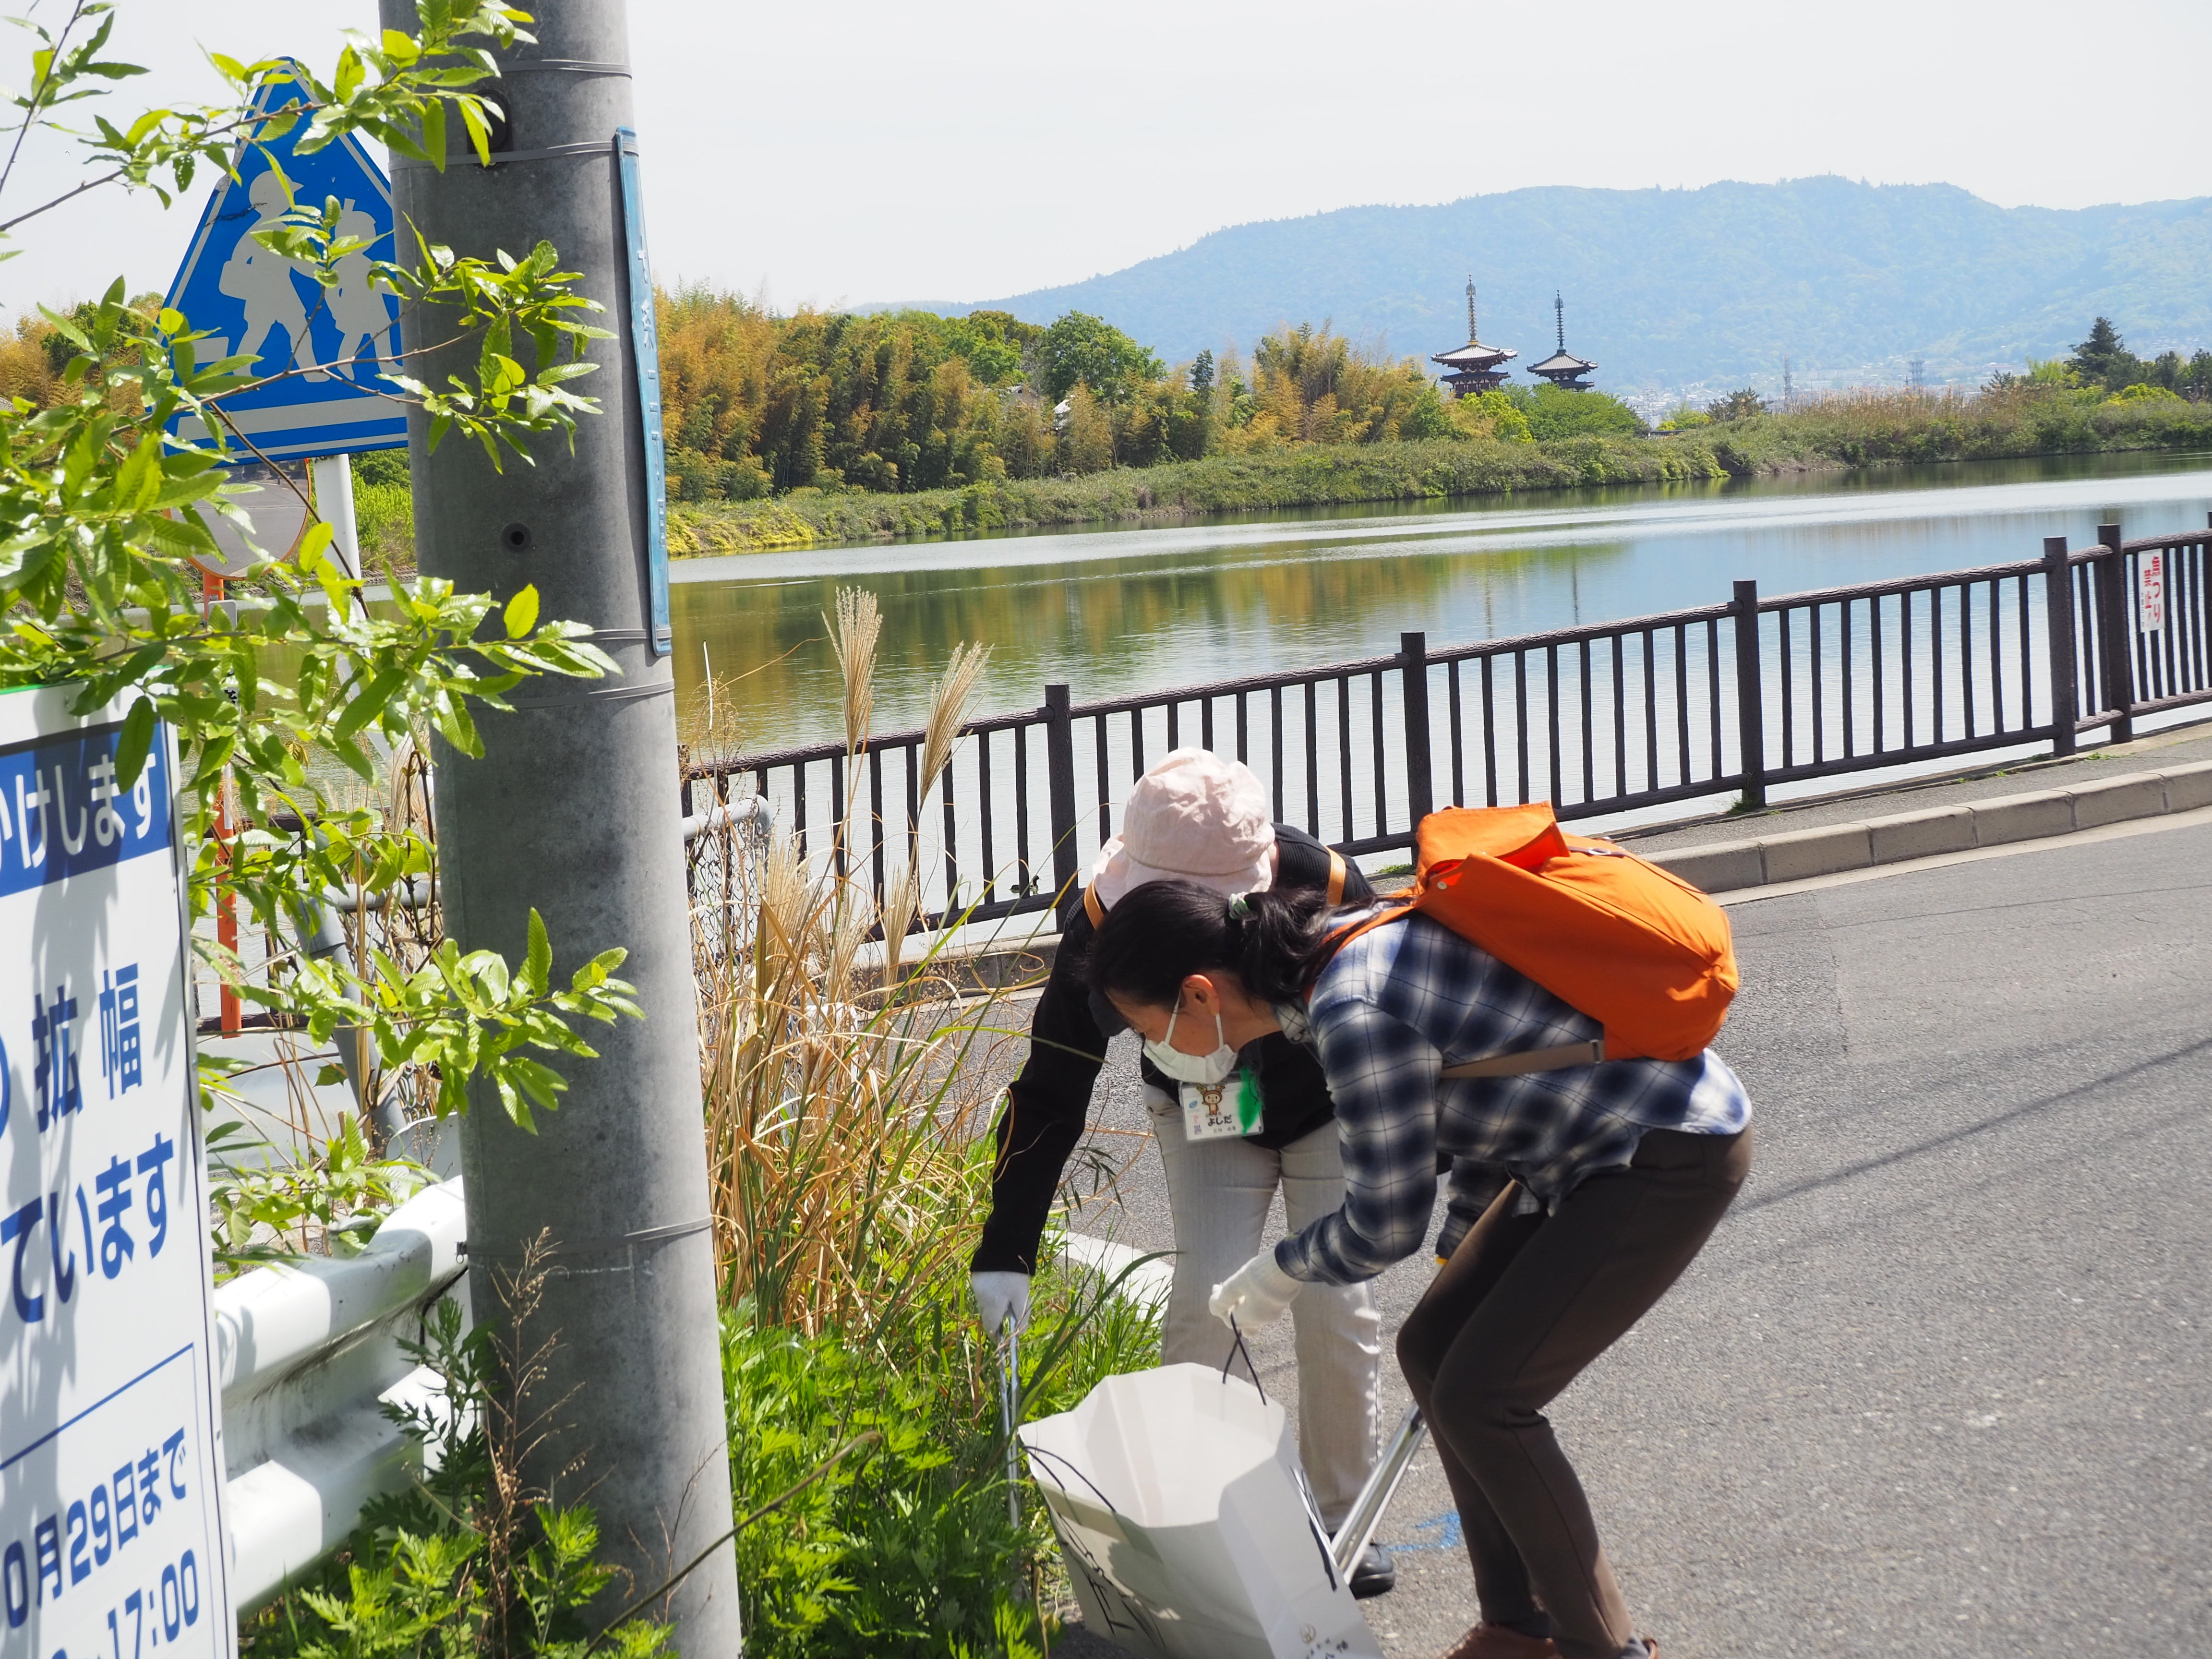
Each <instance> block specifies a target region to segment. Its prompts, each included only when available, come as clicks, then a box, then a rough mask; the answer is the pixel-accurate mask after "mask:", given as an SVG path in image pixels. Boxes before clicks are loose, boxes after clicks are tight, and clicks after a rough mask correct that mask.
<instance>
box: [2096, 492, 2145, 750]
mask: <svg viewBox="0 0 2212 1659" xmlns="http://www.w3.org/2000/svg"><path fill="white" fill-rule="evenodd" d="M2097 539H2098V540H2099V541H2100V542H2102V543H2103V544H2105V551H2104V552H2103V553H2102V554H2101V555H2100V556H2099V557H2098V560H2097V609H2098V611H2100V613H2101V614H2100V616H2099V617H2098V619H2097V620H2098V622H2099V623H2100V627H2099V629H2098V635H2097V638H2098V641H2099V643H2100V647H2101V648H2100V650H2099V651H2098V653H2097V654H2098V655H2099V656H2100V657H2102V658H2103V659H2105V684H2104V700H2105V707H2106V708H2110V709H2112V710H2113V711H2115V712H2114V714H2113V715H2112V737H2111V738H2109V739H2108V741H2110V742H2112V743H2128V742H2130V741H2132V740H2133V739H2134V737H2135V734H2136V722H2135V716H2134V715H2133V714H2131V713H2130V710H2131V709H2132V708H2134V706H2135V700H2136V622H2135V612H2134V607H2133V606H2132V605H2130V604H2129V603H2128V600H2129V597H2130V596H2129V593H2128V561H2127V557H2126V556H2125V555H2124V554H2123V553H2122V552H2121V551H2120V527H2119V526H2118V525H2116V524H2100V525H2099V526H2097Z"/></svg>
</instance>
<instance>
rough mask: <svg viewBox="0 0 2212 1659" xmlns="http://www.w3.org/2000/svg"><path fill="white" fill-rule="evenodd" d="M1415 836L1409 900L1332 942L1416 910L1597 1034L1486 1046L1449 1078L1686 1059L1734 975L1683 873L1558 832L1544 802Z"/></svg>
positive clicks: (1426, 825)
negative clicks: (1593, 1025) (1578, 1015)
mask: <svg viewBox="0 0 2212 1659" xmlns="http://www.w3.org/2000/svg"><path fill="white" fill-rule="evenodd" d="M1413 836H1414V843H1415V848H1416V858H1417V862H1416V864H1415V866H1414V876H1413V888H1414V890H1413V897H1412V899H1411V900H1410V901H1409V902H1406V903H1402V904H1396V905H1393V906H1391V907H1390V908H1388V909H1386V910H1384V911H1383V912H1382V914H1380V915H1375V916H1370V917H1369V918H1368V919H1366V920H1365V921H1361V922H1359V923H1358V924H1357V925H1355V926H1353V927H1348V928H1346V930H1345V931H1344V932H1343V933H1340V934H1339V935H1337V937H1336V938H1335V939H1334V940H1333V941H1332V943H1333V944H1334V945H1335V946H1336V948H1338V949H1341V948H1342V947H1343V946H1344V945H1346V944H1348V943H1350V942H1351V941H1352V939H1356V938H1358V936H1359V935H1360V934H1362V933H1365V932H1367V931H1368V929H1370V928H1371V927H1382V926H1383V924H1385V923H1386V922H1392V921H1397V920H1399V919H1400V918H1401V917H1403V916H1407V915H1412V914H1413V912H1415V911H1417V910H1418V911H1419V912H1420V914H1421V915H1425V916H1428V917H1430V918H1431V919H1432V920H1434V921H1439V922H1441V923H1443V925H1444V926H1445V927H1449V928H1450V929H1451V930H1452V932H1454V933H1457V934H1459V935H1460V936H1461V937H1462V938H1463V939H1471V940H1472V941H1474V943H1475V944H1476V945H1480V946H1481V947H1482V948H1483V949H1484V950H1485V951H1488V952H1489V953H1490V954H1491V955H1492V956H1493V957H1497V958H1498V960H1499V961H1500V962H1502V963H1504V964H1505V965H1506V966H1507V967H1509V968H1511V969H1515V970H1516V972H1519V973H1522V974H1524V975H1527V976H1528V978H1530V979H1532V980H1534V981H1536V983H1537V984H1539V985H1541V986H1542V987H1544V988H1545V989H1546V990H1547V991H1549V992H1550V993H1551V994H1553V996H1555V997H1558V998H1559V1000H1561V1001H1562V1002H1565V1003H1566V1004H1568V1005H1569V1006H1571V1007H1573V1008H1575V1009H1577V1010H1578V1011H1579V1012H1583V1013H1585V1014H1588V1015H1589V1017H1590V1018H1593V1019H1595V1020H1598V1021H1600V1022H1601V1024H1603V1025H1604V1027H1605V1036H1604V1038H1603V1039H1602V1041H1601V1042H1596V1043H1587V1042H1583V1043H1575V1044H1571V1045H1570V1046H1569V1047H1567V1048H1556V1049H1554V1048H1544V1049H1536V1050H1532V1051H1529V1052H1527V1053H1523V1054H1494V1055H1492V1056H1490V1057H1488V1058H1486V1059H1484V1060H1472V1061H1469V1062H1467V1063H1466V1064H1463V1065H1459V1066H1449V1067H1447V1068H1446V1069H1445V1071H1444V1073H1443V1075H1444V1076H1446V1077H1510V1076H1513V1075H1516V1074H1517V1073H1524V1072H1534V1071H1548V1070H1552V1069H1554V1068H1557V1067H1561V1066H1588V1065H1590V1064H1592V1063H1594V1062H1595V1061H1597V1060H1636V1059H1646V1060H1691V1059H1694V1058H1695V1057H1696V1056H1697V1055H1698V1054H1699V1053H1701V1052H1702V1051H1703V1050H1704V1048H1705V1045H1706V1044H1707V1043H1709V1042H1711V1041H1712V1040H1713V1037H1714V1036H1715V1035H1716V1034H1717V1032H1718V1031H1719V1030H1720V1029H1721V1022H1722V1021H1723V1020H1724V1019H1726V1018H1728V1007H1729V1000H1730V999H1731V998H1733V997H1734V996H1735V991H1736V984H1737V979H1736V969H1735V950H1734V948H1733V947H1732V945H1730V943H1729V922H1728V915H1727V913H1726V912H1724V911H1723V909H1722V908H1720V906H1718V905H1717V904H1715V903H1714V902H1712V901H1711V899H1709V898H1707V897H1706V896H1705V895H1704V894H1703V893H1701V892H1699V890H1697V889H1696V888H1694V887H1692V886H1691V885H1690V884H1689V883H1687V882H1686V881H1684V880H1682V879H1680V878H1679V877H1676V876H1673V875H1670V874H1668V872H1666V871H1664V870H1662V869H1660V868H1659V867H1658V866H1656V865H1652V864H1646V863H1645V862H1644V860H1642V859H1639V858H1638V857H1636V856H1635V855H1634V854H1631V853H1626V852H1624V851H1623V850H1622V849H1621V848H1618V847H1615V846H1614V845H1613V843H1612V842H1605V841H1594V840H1592V839H1590V838H1589V837H1588V836H1570V835H1568V834H1566V833H1565V832H1564V831H1563V830H1561V829H1560V828H1559V823H1558V821H1557V820H1556V819H1555V818H1554V817H1553V815H1552V805H1551V803H1550V802H1549V801H1535V802H1532V803H1531V804H1530V805H1526V806H1493V807H1480V806H1452V807H1446V808H1445V809H1444V810H1443V811H1440V812H1431V814H1430V815H1429V816H1428V817H1425V818H1423V819H1422V820H1421V822H1420V823H1419V826H1418V827H1417V828H1416V829H1415V830H1414V832H1413Z"/></svg>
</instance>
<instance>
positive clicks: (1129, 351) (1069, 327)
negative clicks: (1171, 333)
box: [1036, 311, 1167, 404]
mask: <svg viewBox="0 0 2212 1659" xmlns="http://www.w3.org/2000/svg"><path fill="white" fill-rule="evenodd" d="M1036 352H1037V363H1038V368H1039V369H1040V370H1041V372H1042V377H1043V378H1042V385H1041V386H1040V387H1039V389H1040V390H1041V391H1042V392H1043V393H1044V395H1045V396H1046V397H1048V398H1051V399H1052V400H1053V401H1054V403H1057V402H1059V401H1060V399H1061V398H1065V397H1066V396H1067V394H1068V392H1070V391H1071V390H1072V389H1073V387H1074V386H1077V385H1078V384H1081V385H1084V386H1089V387H1090V388H1091V392H1093V393H1094V394H1095V395H1096V396H1097V397H1098V398H1103V400H1104V401H1106V402H1107V403H1109V404H1116V403H1122V402H1126V401H1127V399H1128V398H1131V397H1132V396H1133V395H1134V394H1135V392H1136V391H1137V389H1138V388H1139V386H1143V385H1145V384H1146V383H1147V382H1149V381H1152V380H1158V379H1159V378H1160V377H1161V376H1162V375H1163V374H1166V373H1167V366H1166V365H1165V364H1164V363H1163V362H1160V360H1159V359H1158V357H1157V356H1153V354H1152V352H1151V351H1149V350H1147V349H1146V348H1145V347H1143V346H1140V345H1139V344H1138V343H1136V342H1135V341H1134V340H1133V339H1131V338H1130V337H1128V336H1127V335H1126V334H1124V333H1122V332H1121V330H1120V329H1118V328H1115V326H1114V325H1112V324H1111V323H1109V322H1106V321H1105V320H1103V319H1101V318H1097V317H1093V316H1091V315H1090V314H1089V313H1085V312H1080V311H1071V312H1069V313H1067V314H1066V316H1064V317H1062V318H1060V319H1059V320H1058V321H1056V322H1054V324H1053V325H1052V326H1051V327H1050V328H1048V329H1047V330H1045V331H1044V336H1043V337H1042V339H1040V340H1039V341H1038V342H1037V345H1036Z"/></svg>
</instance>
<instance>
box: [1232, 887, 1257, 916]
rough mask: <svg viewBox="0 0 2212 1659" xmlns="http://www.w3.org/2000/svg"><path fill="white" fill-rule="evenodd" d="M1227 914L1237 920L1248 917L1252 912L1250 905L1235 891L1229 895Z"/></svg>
mask: <svg viewBox="0 0 2212 1659" xmlns="http://www.w3.org/2000/svg"><path fill="white" fill-rule="evenodd" d="M1229 914H1230V915H1231V916H1233V917H1235V918H1236V919H1237V921H1245V920H1247V919H1248V918H1249V917H1250V915H1251V914H1252V907H1251V906H1250V905H1249V904H1247V903H1246V902H1244V895H1243V894H1242V893H1237V894H1235V895H1234V896H1231V899H1230V901H1229Z"/></svg>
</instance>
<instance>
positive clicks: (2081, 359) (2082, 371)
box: [2067, 317, 2149, 392]
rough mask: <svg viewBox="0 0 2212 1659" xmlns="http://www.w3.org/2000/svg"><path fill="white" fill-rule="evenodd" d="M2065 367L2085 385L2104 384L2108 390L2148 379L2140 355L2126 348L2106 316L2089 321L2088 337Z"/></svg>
mask: <svg viewBox="0 0 2212 1659" xmlns="http://www.w3.org/2000/svg"><path fill="white" fill-rule="evenodd" d="M2067 366H2068V367H2069V368H2071V369H2072V370H2073V371H2074V372H2075V374H2078V375H2080V376H2081V379H2082V380H2083V381H2084V382H2085V383H2086V384H2087V385H2090V386H2103V387H2104V388H2105V389H2106V391H2107V392H2118V391H2119V390H2120V389H2121V388H2123V387H2124V386H2133V385H2136V384H2137V383H2138V382H2140V381H2142V380H2146V379H2148V370H2149V366H2148V364H2146V363H2145V362H2143V360H2142V358H2140V357H2138V356H2136V355H2135V353H2134V352H2132V351H2130V350H2129V349H2128V348H2127V343H2126V342H2125V341H2124V340H2122V339H2121V338H2120V331H2119V330H2118V329H2117V328H2115V327H2113V326H2112V319H2111V318H2109V317H2099V318H2096V319H2093V321H2091V323H2090V325H2089V337H2088V338H2087V339H2086V340H2084V341H2082V342H2081V343H2080V344H2079V345H2077V346H2075V348H2074V355H2073V356H2071V357H2069V358H2068V359H2067Z"/></svg>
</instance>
